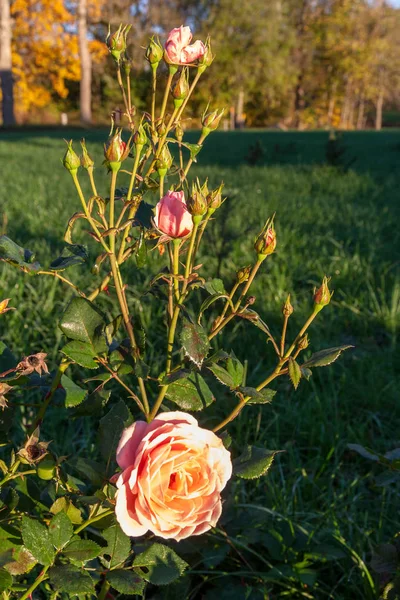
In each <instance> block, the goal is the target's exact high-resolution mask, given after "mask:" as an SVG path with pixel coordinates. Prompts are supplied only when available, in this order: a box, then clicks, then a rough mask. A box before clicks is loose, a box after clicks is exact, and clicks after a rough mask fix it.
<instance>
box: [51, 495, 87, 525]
mask: <svg viewBox="0 0 400 600" xmlns="http://www.w3.org/2000/svg"><path fill="white" fill-rule="evenodd" d="M62 511H63V512H65V513H66V514H67V516H68V518H69V519H70V520H71V522H72V523H73V524H74V525H80V524H81V523H82V515H81V511H80V510H79V508H76V506H74V505H73V504H72V502H71V501H70V500H68V498H66V497H65V496H62V497H61V498H57V500H56V501H55V502H53V504H52V505H51V507H50V512H51V513H53V515H57V514H58V513H59V512H62Z"/></svg>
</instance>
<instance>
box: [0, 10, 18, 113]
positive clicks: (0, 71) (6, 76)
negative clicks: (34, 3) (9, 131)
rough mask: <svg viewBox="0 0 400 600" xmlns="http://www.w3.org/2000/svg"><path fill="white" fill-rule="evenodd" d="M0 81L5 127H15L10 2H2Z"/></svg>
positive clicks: (0, 16) (0, 11)
mask: <svg viewBox="0 0 400 600" xmlns="http://www.w3.org/2000/svg"><path fill="white" fill-rule="evenodd" d="M0 80H1V94H2V113H3V125H14V123H15V118H14V92H13V75H12V56H11V16H10V3H9V0H0Z"/></svg>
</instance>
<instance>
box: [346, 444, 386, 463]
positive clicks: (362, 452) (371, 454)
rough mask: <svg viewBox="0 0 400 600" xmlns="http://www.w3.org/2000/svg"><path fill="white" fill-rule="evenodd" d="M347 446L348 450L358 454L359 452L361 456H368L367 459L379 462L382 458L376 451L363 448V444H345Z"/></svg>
mask: <svg viewBox="0 0 400 600" xmlns="http://www.w3.org/2000/svg"><path fill="white" fill-rule="evenodd" d="M347 447H348V448H349V450H354V451H355V452H358V454H360V455H361V456H362V457H363V458H368V459H369V460H373V461H375V462H379V461H380V460H382V459H383V458H384V456H382V455H381V454H378V452H374V450H371V449H370V448H364V446H361V445H360V444H347Z"/></svg>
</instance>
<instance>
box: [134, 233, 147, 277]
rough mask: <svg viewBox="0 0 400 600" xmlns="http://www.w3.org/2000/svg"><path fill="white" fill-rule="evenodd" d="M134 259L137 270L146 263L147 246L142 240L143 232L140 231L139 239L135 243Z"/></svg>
mask: <svg viewBox="0 0 400 600" xmlns="http://www.w3.org/2000/svg"><path fill="white" fill-rule="evenodd" d="M135 259H136V266H137V268H138V269H141V268H142V267H144V266H145V264H146V263H147V246H146V241H145V239H144V230H143V229H142V230H141V232H140V237H139V240H138V242H137V247H136V251H135Z"/></svg>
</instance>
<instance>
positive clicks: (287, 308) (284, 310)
mask: <svg viewBox="0 0 400 600" xmlns="http://www.w3.org/2000/svg"><path fill="white" fill-rule="evenodd" d="M293 311H294V308H293V306H292V304H291V302H290V294H288V297H287V298H286V302H285V304H284V305H283V308H282V313H283V315H284V316H285V317H290V315H291V314H292V313H293Z"/></svg>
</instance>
